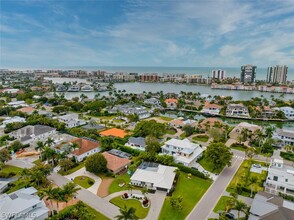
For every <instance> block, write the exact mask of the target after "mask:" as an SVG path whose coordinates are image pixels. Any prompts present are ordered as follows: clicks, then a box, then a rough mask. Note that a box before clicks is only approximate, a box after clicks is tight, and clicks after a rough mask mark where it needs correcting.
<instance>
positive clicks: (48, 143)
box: [46, 137, 54, 147]
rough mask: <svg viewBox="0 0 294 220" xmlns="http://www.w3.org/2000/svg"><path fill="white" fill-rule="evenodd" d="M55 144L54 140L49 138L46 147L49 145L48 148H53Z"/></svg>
mask: <svg viewBox="0 0 294 220" xmlns="http://www.w3.org/2000/svg"><path fill="white" fill-rule="evenodd" d="M53 143H54V140H53V139H52V138H51V137H49V138H48V139H47V140H46V145H47V146H48V147H51V146H52V145H53Z"/></svg>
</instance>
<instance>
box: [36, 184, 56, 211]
mask: <svg viewBox="0 0 294 220" xmlns="http://www.w3.org/2000/svg"><path fill="white" fill-rule="evenodd" d="M38 195H39V196H40V198H41V199H43V198H45V197H46V201H48V200H49V201H50V208H51V216H53V214H54V211H53V202H52V200H53V199H54V190H53V187H52V184H50V185H49V186H48V187H47V188H43V189H41V190H40V191H39V192H38Z"/></svg>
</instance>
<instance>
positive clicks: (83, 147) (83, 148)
mask: <svg viewBox="0 0 294 220" xmlns="http://www.w3.org/2000/svg"><path fill="white" fill-rule="evenodd" d="M71 143H77V144H78V145H79V146H80V148H78V149H75V150H74V151H73V152H72V154H74V155H77V156H80V155H82V154H84V153H87V152H88V151H90V150H93V149H95V148H97V147H100V144H99V143H98V142H94V141H90V140H86V139H83V138H76V139H74V140H73V141H71Z"/></svg>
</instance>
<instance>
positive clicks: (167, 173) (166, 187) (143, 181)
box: [131, 162, 177, 192]
mask: <svg viewBox="0 0 294 220" xmlns="http://www.w3.org/2000/svg"><path fill="white" fill-rule="evenodd" d="M176 169H177V168H176V167H171V166H164V165H161V164H157V163H150V162H143V163H141V164H140V166H139V167H138V169H137V170H136V172H135V173H134V174H133V175H132V176H131V184H132V185H134V186H141V187H147V188H148V189H153V190H161V191H165V192H170V190H171V189H172V187H173V183H174V179H175V176H176V174H175V172H174V171H175V170H176Z"/></svg>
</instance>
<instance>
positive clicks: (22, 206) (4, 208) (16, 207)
mask: <svg viewBox="0 0 294 220" xmlns="http://www.w3.org/2000/svg"><path fill="white" fill-rule="evenodd" d="M34 192H36V189H34V188H33V187H30V188H27V189H20V190H17V191H15V192H13V193H10V194H3V195H1V196H0V215H1V216H2V213H3V214H4V213H16V214H17V213H22V212H23V211H25V210H26V209H29V208H31V207H33V206H34V205H37V204H39V203H43V209H47V208H46V206H45V204H44V202H43V201H41V200H40V198H39V197H38V196H35V195H31V193H34ZM47 211H48V209H47Z"/></svg>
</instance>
